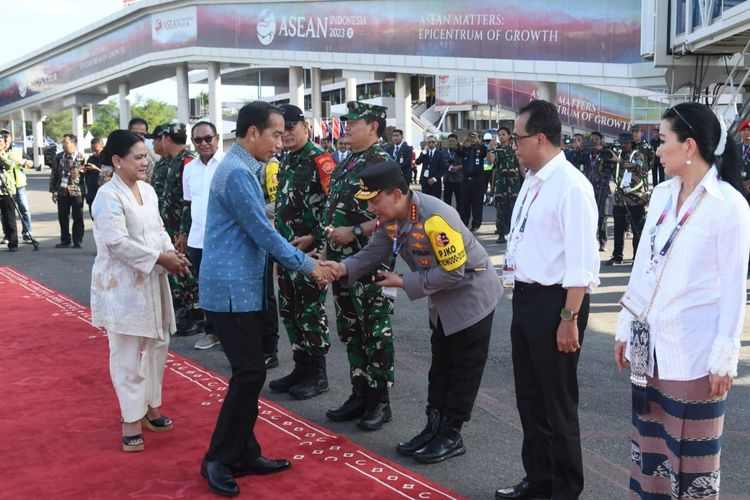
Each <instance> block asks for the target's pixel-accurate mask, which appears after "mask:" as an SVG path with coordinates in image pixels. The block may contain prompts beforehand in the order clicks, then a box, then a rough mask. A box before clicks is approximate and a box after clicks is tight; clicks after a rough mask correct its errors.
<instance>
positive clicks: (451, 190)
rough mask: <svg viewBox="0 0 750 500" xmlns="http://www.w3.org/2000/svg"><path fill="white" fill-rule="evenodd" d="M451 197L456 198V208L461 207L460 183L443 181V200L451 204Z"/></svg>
mask: <svg viewBox="0 0 750 500" xmlns="http://www.w3.org/2000/svg"><path fill="white" fill-rule="evenodd" d="M453 198H455V199H456V209H460V208H461V183H460V182H448V181H445V184H444V186H443V201H444V202H446V203H447V204H448V205H452V204H453Z"/></svg>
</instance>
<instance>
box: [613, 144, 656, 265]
mask: <svg viewBox="0 0 750 500" xmlns="http://www.w3.org/2000/svg"><path fill="white" fill-rule="evenodd" d="M619 142H620V145H621V146H622V152H621V153H620V161H619V163H618V164H617V165H616V166H615V193H614V195H613V196H612V201H613V205H614V206H613V207H612V218H613V219H614V224H615V248H614V252H613V253H612V258H611V259H609V261H607V264H609V265H614V264H622V260H623V253H624V252H623V251H624V248H625V228H626V227H627V225H628V224H630V227H631V228H632V229H633V260H635V253H636V251H637V250H638V243H639V241H640V239H641V231H643V224H644V222H645V221H646V203H648V181H647V179H648V172H649V170H651V167H647V166H646V165H647V163H646V159H645V157H644V156H643V152H642V149H641V148H638V145H637V144H636V142H635V138H634V136H633V134H629V133H622V134H620V137H619ZM650 150H651V146H649V151H650Z"/></svg>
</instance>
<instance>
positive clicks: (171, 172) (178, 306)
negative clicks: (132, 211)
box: [154, 123, 202, 336]
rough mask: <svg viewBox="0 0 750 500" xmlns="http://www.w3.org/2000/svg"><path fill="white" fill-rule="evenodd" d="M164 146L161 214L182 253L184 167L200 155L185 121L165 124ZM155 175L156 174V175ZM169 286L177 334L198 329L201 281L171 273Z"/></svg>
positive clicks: (186, 224) (186, 220) (186, 209)
mask: <svg viewBox="0 0 750 500" xmlns="http://www.w3.org/2000/svg"><path fill="white" fill-rule="evenodd" d="M163 129H164V133H163V134H162V139H161V142H162V149H163V150H164V152H165V153H167V154H168V155H169V156H171V157H172V160H171V161H170V162H169V164H168V167H167V168H166V174H161V175H164V190H163V193H162V196H161V202H162V203H161V207H160V212H161V218H162V220H163V221H164V229H166V231H167V234H168V235H169V237H170V238H171V239H172V242H173V243H174V246H175V249H177V251H178V252H180V253H185V252H186V251H187V235H188V232H190V224H191V223H192V219H191V218H190V206H189V205H186V204H185V202H184V200H183V197H182V171H183V169H184V168H185V165H187V164H188V163H190V162H191V161H193V159H195V158H196V157H197V155H196V154H195V153H193V152H191V151H189V150H188V149H187V148H186V147H185V143H186V142H187V130H186V127H185V125H184V124H176V123H169V124H166V125H164V126H163ZM154 176H155V177H156V174H155V175H154ZM169 284H170V288H171V289H172V301H173V303H174V309H175V316H176V319H177V331H176V333H175V334H176V335H182V336H185V335H193V334H196V333H198V325H197V324H196V321H195V319H196V316H197V317H199V319H202V318H201V316H202V312H201V310H200V309H198V282H197V281H196V279H195V276H193V275H192V274H189V275H185V276H177V275H170V277H169Z"/></svg>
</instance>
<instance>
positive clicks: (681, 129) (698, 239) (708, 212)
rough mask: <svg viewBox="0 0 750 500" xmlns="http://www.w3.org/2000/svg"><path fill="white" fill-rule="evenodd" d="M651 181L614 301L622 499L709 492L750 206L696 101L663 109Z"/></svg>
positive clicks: (739, 313) (728, 151)
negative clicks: (624, 456) (626, 389)
mask: <svg viewBox="0 0 750 500" xmlns="http://www.w3.org/2000/svg"><path fill="white" fill-rule="evenodd" d="M659 131H660V134H659V136H660V139H661V141H662V143H661V145H660V146H659V148H658V149H657V151H656V154H657V155H658V156H659V158H660V159H661V164H662V165H663V166H664V170H665V172H666V173H667V174H669V175H671V176H674V178H673V179H671V180H669V181H667V182H664V183H661V184H659V185H658V186H657V187H656V188H655V189H654V192H653V194H652V197H651V203H650V209H649V214H648V218H647V220H646V224H645V227H644V230H643V235H644V236H643V237H642V238H641V241H640V244H639V245H638V253H637V257H636V259H635V262H634V264H633V272H632V275H631V278H630V282H629V284H628V288H627V291H626V293H625V295H624V296H623V298H622V300H621V304H622V305H623V310H622V311H621V312H620V316H619V318H618V325H617V333H616V343H615V362H616V364H617V366H618V367H619V368H620V370H622V369H624V368H625V367H626V366H627V365H628V364H629V365H630V371H631V383H632V391H633V414H632V422H633V429H632V433H631V440H632V441H631V460H632V464H631V480H630V489H631V497H635V498H639V497H640V498H664V497H665V496H666V497H671V498H718V496H719V478H720V475H719V462H720V456H721V442H722V430H723V424H724V412H725V408H726V397H727V391H729V388H730V387H731V385H732V379H733V378H734V377H736V376H737V363H738V358H739V351H740V334H741V333H742V326H743V321H744V317H745V300H746V276H747V268H748V254H749V253H750V208H748V202H747V200H746V199H745V196H744V193H745V191H744V189H743V187H742V179H741V176H740V169H739V161H738V158H737V153H736V147H735V145H734V143H733V141H732V139H731V138H730V137H728V136H727V131H726V127H725V125H724V124H723V123H721V122H720V121H719V120H718V119H717V118H716V116H715V115H714V114H713V113H712V112H711V110H710V109H709V108H708V107H706V106H704V105H702V104H698V103H681V104H678V105H676V106H674V107H672V108H670V109H668V110H667V111H666V112H665V113H664V115H663V117H662V122H661V125H660V127H659Z"/></svg>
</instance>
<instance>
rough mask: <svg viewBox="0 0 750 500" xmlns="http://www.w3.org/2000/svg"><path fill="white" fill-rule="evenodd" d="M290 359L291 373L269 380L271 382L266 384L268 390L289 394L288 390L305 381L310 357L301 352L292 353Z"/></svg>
mask: <svg viewBox="0 0 750 500" xmlns="http://www.w3.org/2000/svg"><path fill="white" fill-rule="evenodd" d="M292 359H293V360H294V369H293V370H292V373H290V374H289V375H287V376H286V377H281V378H277V379H275V380H271V382H269V383H268V388H269V389H271V390H272V391H275V392H289V389H291V388H292V387H293V386H294V385H296V384H298V383H300V382H302V380H304V379H305V377H306V375H307V370H308V364H309V362H310V357H309V356H308V355H307V354H306V353H304V352H302V351H294V353H293V354H292Z"/></svg>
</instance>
